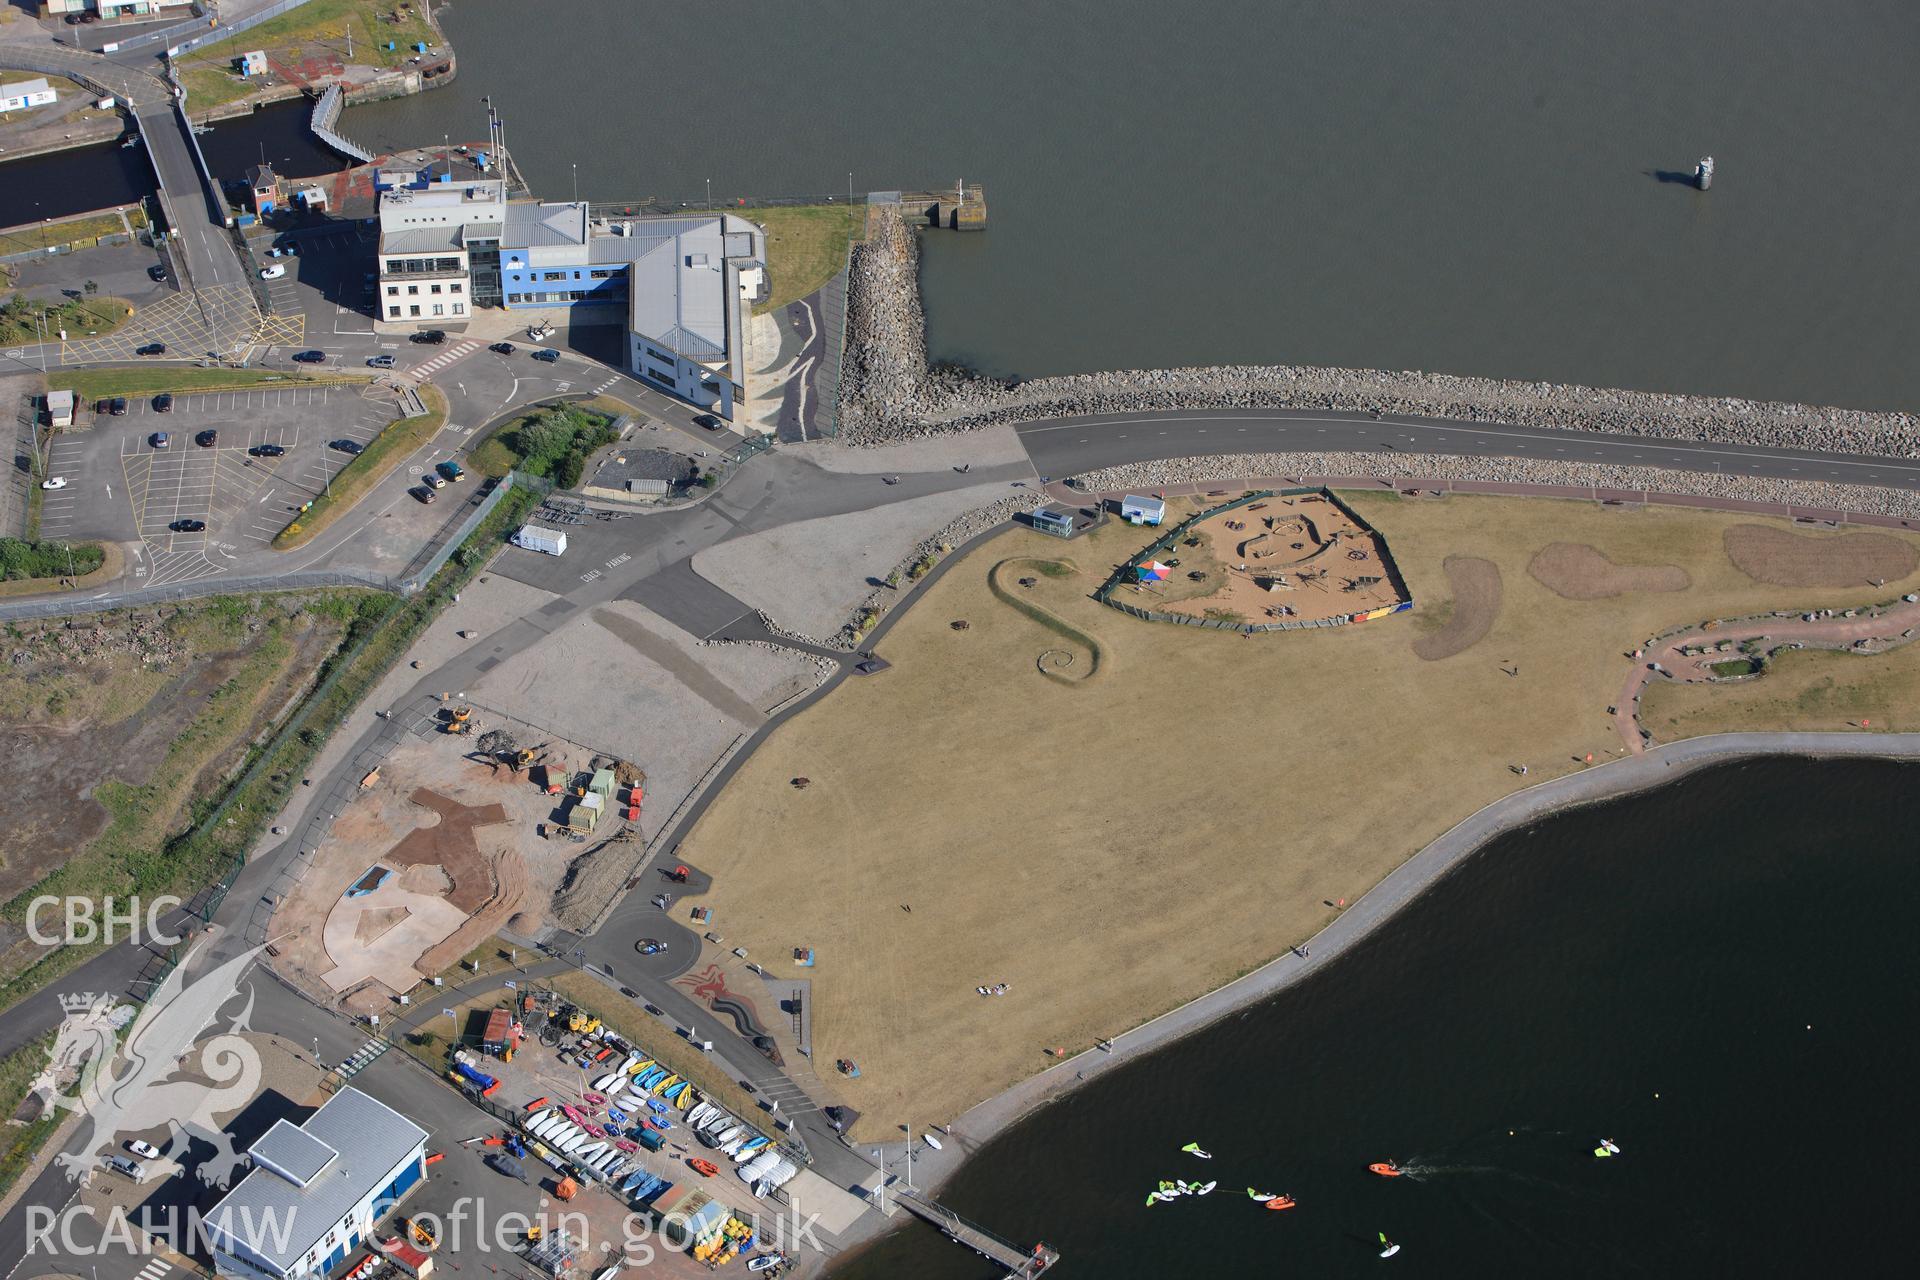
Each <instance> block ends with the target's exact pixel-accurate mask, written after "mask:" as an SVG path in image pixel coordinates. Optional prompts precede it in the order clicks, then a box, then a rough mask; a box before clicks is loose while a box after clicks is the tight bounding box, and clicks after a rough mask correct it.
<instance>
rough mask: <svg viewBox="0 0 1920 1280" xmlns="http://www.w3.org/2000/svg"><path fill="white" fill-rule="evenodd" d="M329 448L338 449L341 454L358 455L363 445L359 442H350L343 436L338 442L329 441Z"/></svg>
mask: <svg viewBox="0 0 1920 1280" xmlns="http://www.w3.org/2000/svg"><path fill="white" fill-rule="evenodd" d="M327 448H329V449H338V450H339V451H340V452H341V453H351V454H358V453H359V452H360V449H361V445H360V442H359V441H358V440H349V439H347V438H346V437H345V436H342V437H341V438H340V439H338V440H329V441H327Z"/></svg>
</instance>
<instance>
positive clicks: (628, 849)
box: [552, 827, 647, 933]
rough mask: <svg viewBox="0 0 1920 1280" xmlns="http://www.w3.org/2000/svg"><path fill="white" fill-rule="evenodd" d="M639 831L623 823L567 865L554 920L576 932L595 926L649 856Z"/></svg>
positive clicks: (555, 897) (557, 892)
mask: <svg viewBox="0 0 1920 1280" xmlns="http://www.w3.org/2000/svg"><path fill="white" fill-rule="evenodd" d="M638 834H639V833H638V832H636V831H635V830H634V829H633V828H632V827H623V828H621V830H620V831H619V832H618V833H616V834H615V835H613V836H612V837H610V838H608V839H606V840H602V841H601V842H600V843H599V844H597V845H594V846H592V847H591V848H589V849H588V850H587V851H586V852H585V853H582V854H581V855H580V856H579V857H577V858H575V859H574V860H573V861H572V862H571V863H569V864H568V865H567V874H566V876H565V877H564V878H563V879H562V880H561V881H560V887H559V888H558V889H555V890H554V891H553V912H552V914H553V920H554V923H556V924H558V925H559V926H560V927H561V928H563V929H569V930H572V931H574V932H576V933H579V932H583V931H585V930H587V929H590V928H592V927H593V924H594V922H595V921H596V920H597V919H599V916H600V912H601V911H602V910H604V909H605V908H606V905H607V904H608V903H609V902H612V901H613V900H614V899H615V898H617V897H619V896H620V890H621V889H622V888H623V887H624V886H625V885H626V883H627V880H628V879H629V878H630V877H631V876H632V875H633V873H634V872H635V871H637V870H639V868H640V860H641V859H642V858H644V857H645V856H646V852H647V847H646V845H645V844H643V843H642V842H641V841H640V840H639V839H638V838H637V836H638Z"/></svg>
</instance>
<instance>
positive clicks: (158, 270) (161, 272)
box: [147, 262, 167, 284]
mask: <svg viewBox="0 0 1920 1280" xmlns="http://www.w3.org/2000/svg"><path fill="white" fill-rule="evenodd" d="M166 278H167V268H166V266H165V265H164V264H162V263H158V262H156V263H154V264H153V265H152V266H150V267H148V268H147V279H149V280H151V281H153V282H154V283H155V284H160V283H161V282H163V281H165V280H166Z"/></svg>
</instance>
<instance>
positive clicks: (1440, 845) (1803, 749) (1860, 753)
mask: <svg viewBox="0 0 1920 1280" xmlns="http://www.w3.org/2000/svg"><path fill="white" fill-rule="evenodd" d="M1763 755H1800V756H1808V757H1830V758H1831V757H1855V758H1893V759H1901V760H1920V733H1904V734H1872V733H1859V734H1850V733H1735V734H1720V735H1716V736H1714V737H1708V738H1690V739H1687V740H1686V741H1684V742H1678V743H1673V744H1671V745H1668V746H1661V747H1655V748H1652V749H1651V750H1649V751H1648V752H1646V754H1644V755H1638V756H1627V757H1622V758H1620V759H1618V760H1614V761H1610V762H1608V763H1606V764H1603V765H1596V766H1594V767H1593V768H1591V769H1586V770H1583V771H1581V772H1579V773H1573V774H1568V775H1566V776H1565V777H1561V778H1556V779H1554V780H1553V781H1551V782H1543V783H1541V784H1540V785H1539V786H1536V787H1532V788H1529V789H1528V790H1526V791H1521V792H1516V793H1515V794H1513V795H1510V796H1506V797H1504V798H1503V799H1500V800H1496V801H1495V802H1493V803H1492V804H1490V805H1487V806H1486V807H1485V808H1483V809H1481V810H1480V811H1479V812H1477V813H1475V814H1473V815H1472V816H1471V817H1469V818H1467V819H1466V820H1465V821H1463V822H1461V823H1460V824H1459V825H1457V826H1455V827H1454V828H1453V829H1452V830H1450V831H1448V832H1447V833H1446V834H1445V835H1443V836H1441V837H1440V838H1439V839H1437V840H1435V841H1434V842H1433V843H1432V844H1429V845H1428V846H1427V847H1426V848H1424V849H1422V850H1421V851H1420V852H1419V853H1417V854H1415V855H1414V856H1413V857H1412V858H1410V859H1408V860H1407V861H1406V862H1404V863H1402V864H1401V865H1400V866H1399V867H1398V868H1396V869H1395V870H1394V871H1392V872H1390V873H1389V874H1388V875H1387V877H1386V878H1385V879H1384V880H1382V881H1381V882H1380V883H1379V884H1377V885H1375V886H1374V887H1373V888H1372V889H1371V890H1369V891H1368V892H1367V893H1366V894H1365V895H1364V896H1363V897H1361V898H1360V899H1358V900H1357V901H1356V902H1354V903H1353V905H1352V906H1350V907H1349V908H1348V909H1347V910H1346V912H1345V913H1344V914H1342V915H1341V916H1340V917H1339V918H1337V919H1336V920H1334V921H1333V923H1331V924H1329V925H1328V926H1327V927H1326V928H1325V929H1323V930H1321V931H1320V933H1319V934H1318V935H1317V936H1315V937H1314V938H1312V939H1311V940H1310V941H1309V943H1308V944H1307V947H1306V948H1305V949H1306V950H1307V951H1308V952H1310V957H1309V958H1304V959H1303V958H1302V957H1300V956H1299V955H1298V954H1295V953H1292V952H1289V953H1288V954H1286V955H1282V956H1281V957H1279V958H1278V959H1276V960H1273V961H1271V962H1269V963H1268V964H1266V965H1264V966H1262V967H1261V968H1259V969H1256V970H1254V971H1253V972H1252V973H1249V974H1247V975H1246V976H1244V977H1242V978H1239V979H1237V980H1235V981H1233V982H1230V983H1228V984H1227V985H1226V986H1224V987H1220V988H1219V989H1217V990H1214V991H1210V992H1208V993H1207V994H1206V995H1204V996H1201V997H1199V998H1198V999H1196V1000H1193V1001H1190V1002H1189V1003H1187V1004H1185V1005H1182V1006H1181V1007H1180V1008H1178V1009H1174V1010H1172V1011H1171V1012H1168V1013H1165V1014H1162V1015H1161V1016H1160V1017H1158V1018H1155V1019H1154V1020H1153V1021H1151V1022H1148V1023H1145V1024H1143V1025H1141V1026H1138V1027H1135V1028H1134V1029H1133V1030H1131V1031H1127V1032H1124V1033H1122V1034H1120V1035H1117V1036H1115V1037H1114V1038H1113V1039H1112V1040H1111V1041H1110V1042H1108V1043H1109V1045H1110V1048H1108V1049H1098V1048H1095V1049H1089V1050H1087V1051H1085V1052H1083V1053H1080V1054H1078V1055H1076V1056H1075V1057H1073V1058H1071V1059H1068V1060H1067V1061H1065V1062H1063V1063H1060V1064H1059V1065H1057V1066H1054V1067H1051V1068H1049V1069H1048V1070H1046V1071H1044V1072H1042V1073H1041V1074H1039V1075H1037V1076H1033V1077H1031V1078H1029V1079H1027V1080H1023V1081H1021V1082H1020V1083H1019V1084H1017V1085H1015V1086H1014V1087H1013V1088H1011V1089H1008V1090H1007V1091H1006V1092H1004V1093H1002V1094H999V1095H998V1096H996V1097H993V1098H989V1099H988V1100H987V1101H985V1102H983V1103H981V1104H979V1105H978V1106H976V1107H974V1108H973V1109H972V1110H970V1111H968V1112H967V1113H966V1114H965V1115H963V1116H961V1117H960V1119H959V1120H958V1121H956V1122H955V1123H954V1124H953V1126H952V1128H951V1136H949V1137H943V1138H942V1139H941V1141H942V1142H943V1144H944V1150H941V1151H932V1150H929V1149H928V1148H927V1147H926V1146H925V1144H924V1143H920V1142H918V1141H917V1138H918V1135H916V1141H915V1143H914V1144H913V1145H915V1146H916V1148H917V1149H916V1150H915V1151H914V1153H913V1181H914V1185H915V1186H917V1187H920V1188H921V1189H922V1190H924V1191H926V1192H927V1193H929V1194H932V1193H933V1192H935V1191H937V1190H938V1189H939V1187H940V1186H941V1184H942V1183H943V1182H945V1181H946V1179H947V1178H949V1177H951V1176H952V1174H953V1173H954V1172H955V1171H956V1170H957V1169H958V1168H959V1167H960V1165H961V1164H962V1163H963V1162H964V1161H965V1160H966V1159H967V1157H968V1155H969V1154H971V1153H972V1152H973V1151H974V1150H976V1149H978V1148H979V1147H980V1146H981V1145H983V1144H984V1143H985V1142H987V1141H988V1139H990V1138H992V1137H993V1136H994V1135H996V1134H998V1133H999V1132H1001V1131H1002V1130H1004V1129H1006V1128H1007V1127H1008V1126H1009V1125H1012V1124H1013V1123H1015V1122H1016V1121H1018V1120H1019V1119H1021V1118H1022V1117H1023V1116H1025V1115H1027V1114H1028V1113H1030V1112H1032V1111H1034V1110H1035V1109H1036V1108H1038V1107H1040V1106H1042V1105H1043V1104H1045V1103H1047V1102H1051V1101H1053V1100H1054V1099H1056V1098H1059V1097H1061V1096H1063V1095H1065V1094H1066V1093H1068V1092H1070V1091H1071V1090H1073V1089H1075V1088H1076V1087H1078V1086H1079V1085H1080V1084H1081V1083H1082V1082H1083V1081H1085V1080H1090V1079H1092V1078H1094V1077H1095V1076H1097V1075H1099V1074H1102V1073H1104V1072H1107V1071H1111V1070H1113V1069H1114V1068H1115V1067H1117V1066H1119V1065H1120V1064H1122V1063H1124V1062H1128V1061H1131V1060H1133V1059H1135V1058H1138V1057H1141V1056H1143V1055H1145V1054H1148V1053H1152V1052H1153V1051H1155V1050H1157V1049H1162V1048H1165V1047H1166V1046H1167V1045H1169V1044H1171V1043H1173V1042H1174V1041H1176V1040H1179V1039H1181V1038H1182V1037H1184V1036H1188V1035H1191V1034H1192V1033H1194V1032H1196V1031H1199V1030H1201V1029H1203V1028H1205V1027H1207V1026H1208V1025H1210V1024H1212V1023H1214V1022H1217V1021H1219V1020H1220V1019H1221V1018H1224V1017H1226V1016H1227V1015H1228V1014H1230V1013H1234V1012H1237V1011H1239V1010H1241V1009H1244V1008H1246V1007H1247V1006H1249V1005H1251V1004H1255V1003H1257V1002H1259V1001H1262V1000H1265V999H1267V998H1268V997H1269V996H1272V995H1274V994H1276V993H1278V992H1280V991H1284V990H1285V989H1286V988H1288V987H1290V986H1292V985H1293V984H1294V983H1296V982H1299V981H1300V980H1301V979H1303V978H1305V977H1307V976H1309V975H1311V974H1313V973H1315V972H1316V971H1318V970H1319V969H1321V968H1323V967H1325V966H1326V965H1327V964H1328V963H1329V962H1330V961H1332V960H1333V959H1335V958H1336V957H1337V956H1339V955H1340V954H1341V953H1342V952H1344V951H1346V950H1347V949H1348V948H1350V947H1352V946H1354V945H1355V944H1356V943H1358V942H1360V941H1361V940H1362V939H1363V938H1365V937H1366V936H1367V935H1369V934H1370V933H1372V932H1373V931H1374V930H1375V929H1377V928H1379V927H1380V926H1381V925H1382V924H1384V923H1386V922H1387V921H1388V920H1390V919H1391V918H1392V917H1393V916H1394V915H1396V914H1397V913H1398V912H1399V911H1400V910H1401V909H1402V908H1404V907H1405V906H1406V905H1407V904H1408V903H1410V902H1412V901H1413V900H1414V899H1415V898H1417V897H1419V896H1420V895H1421V894H1422V893H1423V892H1425V891H1426V890H1427V889H1428V888H1429V887H1430V886H1431V885H1433V884H1434V883H1435V882H1437V881H1438V880H1439V879H1440V878H1441V877H1442V876H1444V875H1446V874H1447V872H1449V871H1451V870H1452V869H1453V868H1454V867H1456V866H1458V865H1459V864H1460V863H1461V862H1462V861H1463V860H1464V859H1465V858H1467V857H1468V855H1470V854H1472V853H1473V852H1474V851H1476V850H1477V849H1479V848H1480V847H1481V846H1483V845H1484V844H1486V843H1487V842H1488V841H1489V840H1492V839H1493V838H1494V837H1495V836H1498V835H1501V834H1504V833H1505V832H1507V831H1511V830H1513V829H1515V828H1517V827H1522V826H1525V825H1527V824H1528V823H1532V822H1536V821H1538V820H1540V819H1541V818H1544V817H1546V816H1548V815H1549V814H1552V813H1555V812H1557V811H1559V810H1562V809H1567V808H1571V807H1574V806H1577V805H1587V804H1594V803H1597V802H1599V801H1603V800H1610V799H1613V798H1615V797H1618V796H1622V795H1627V794H1630V793H1632V792H1636V791H1641V790H1644V789H1646V788H1648V787H1652V786H1657V785H1661V784H1664V783H1667V782H1671V781H1674V780H1675V779H1678V778H1682V777H1685V776H1686V775H1687V774H1689V773H1693V772H1696V771H1698V770H1700V769H1704V768H1709V767H1712V766H1714V765H1719V764H1725V763H1728V762H1730V761H1733V760H1738V759H1742V758H1746V757H1751V756H1763ZM906 1145H907V1144H900V1143H896V1144H894V1145H893V1146H891V1147H890V1148H887V1149H884V1150H883V1152H882V1155H883V1158H884V1160H885V1162H886V1165H887V1167H888V1169H889V1170H891V1171H893V1172H895V1173H900V1172H904V1156H905V1150H906Z"/></svg>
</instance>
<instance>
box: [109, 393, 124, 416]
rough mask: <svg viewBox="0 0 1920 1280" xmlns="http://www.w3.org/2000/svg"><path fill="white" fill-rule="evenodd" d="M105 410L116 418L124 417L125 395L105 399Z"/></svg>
mask: <svg viewBox="0 0 1920 1280" xmlns="http://www.w3.org/2000/svg"><path fill="white" fill-rule="evenodd" d="M107 412H108V413H110V414H112V415H113V416H114V417H116V418H122V417H125V416H126V413H127V398H126V397H125V396H115V397H114V398H113V399H111V400H109V401H107Z"/></svg>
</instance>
